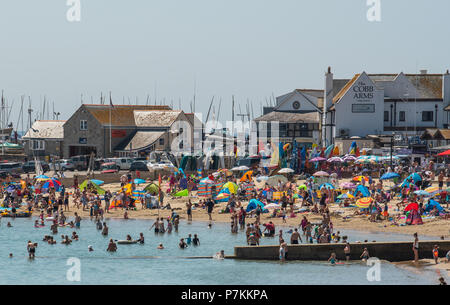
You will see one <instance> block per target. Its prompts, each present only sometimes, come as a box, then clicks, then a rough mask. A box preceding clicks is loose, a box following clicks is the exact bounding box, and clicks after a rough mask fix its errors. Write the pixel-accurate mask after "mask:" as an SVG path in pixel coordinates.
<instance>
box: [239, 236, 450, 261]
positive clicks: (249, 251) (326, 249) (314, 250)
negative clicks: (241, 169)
mask: <svg viewBox="0 0 450 305" xmlns="http://www.w3.org/2000/svg"><path fill="white" fill-rule="evenodd" d="M412 244H413V242H412V241H408V242H404V241H398V242H366V243H350V259H351V260H359V259H361V258H360V256H361V254H362V252H363V250H364V248H367V250H368V251H369V255H370V257H377V258H379V259H381V260H387V261H390V262H400V261H407V260H413V259H414V253H413V251H412ZM434 245H438V246H439V257H445V254H446V253H447V252H448V251H449V250H450V241H442V240H439V241H420V242H419V258H420V259H422V258H433V255H432V249H433V246H434ZM344 247H345V244H344V243H329V244H328V243H327V244H299V245H288V260H303V261H315V260H320V261H326V260H328V259H329V258H330V255H331V253H333V252H334V253H336V257H337V259H338V260H345V253H344ZM279 249H280V247H279V246H276V245H274V246H244V247H235V248H234V258H236V259H249V260H279Z"/></svg>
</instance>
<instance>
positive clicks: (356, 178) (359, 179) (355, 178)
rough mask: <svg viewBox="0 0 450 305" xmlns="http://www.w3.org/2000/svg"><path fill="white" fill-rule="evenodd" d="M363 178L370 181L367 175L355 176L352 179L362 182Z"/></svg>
mask: <svg viewBox="0 0 450 305" xmlns="http://www.w3.org/2000/svg"><path fill="white" fill-rule="evenodd" d="M363 179H364V180H366V181H369V178H368V177H366V176H356V177H353V179H352V180H353V181H359V182H361V181H362V180H363Z"/></svg>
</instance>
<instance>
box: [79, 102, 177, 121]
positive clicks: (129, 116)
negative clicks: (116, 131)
mask: <svg viewBox="0 0 450 305" xmlns="http://www.w3.org/2000/svg"><path fill="white" fill-rule="evenodd" d="M83 107H84V108H85V109H86V110H87V111H89V112H90V113H91V114H92V115H93V116H94V117H95V118H96V119H97V121H98V122H99V123H100V124H102V125H108V126H109V124H110V112H111V125H113V126H135V118H134V111H135V110H148V111H150V110H152V111H153V110H170V111H171V110H172V109H171V108H170V107H169V106H165V105H114V107H111V106H109V105H92V104H84V105H83Z"/></svg>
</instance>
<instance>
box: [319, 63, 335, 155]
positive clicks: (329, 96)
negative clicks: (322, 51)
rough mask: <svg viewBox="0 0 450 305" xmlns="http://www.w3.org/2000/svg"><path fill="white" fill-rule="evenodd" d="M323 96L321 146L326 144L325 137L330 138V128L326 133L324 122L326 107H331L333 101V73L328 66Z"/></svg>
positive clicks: (325, 120) (326, 114)
mask: <svg viewBox="0 0 450 305" xmlns="http://www.w3.org/2000/svg"><path fill="white" fill-rule="evenodd" d="M324 89H325V90H324V98H323V111H322V112H323V113H322V146H323V147H325V146H327V138H329V139H331V136H332V135H331V129H330V130H329V133H330V134H328V135H327V133H326V131H327V128H326V126H325V125H326V124H327V116H328V113H327V112H328V108H330V107H331V104H332V102H333V73H331V67H328V71H327V73H325V88H324Z"/></svg>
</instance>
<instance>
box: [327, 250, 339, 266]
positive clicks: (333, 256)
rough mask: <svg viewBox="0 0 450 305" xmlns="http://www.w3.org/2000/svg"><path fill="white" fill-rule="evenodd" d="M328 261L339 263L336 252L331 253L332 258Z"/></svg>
mask: <svg viewBox="0 0 450 305" xmlns="http://www.w3.org/2000/svg"><path fill="white" fill-rule="evenodd" d="M328 261H329V262H330V263H331V265H336V263H337V259H336V253H334V252H333V253H331V256H330V258H329V259H328Z"/></svg>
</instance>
